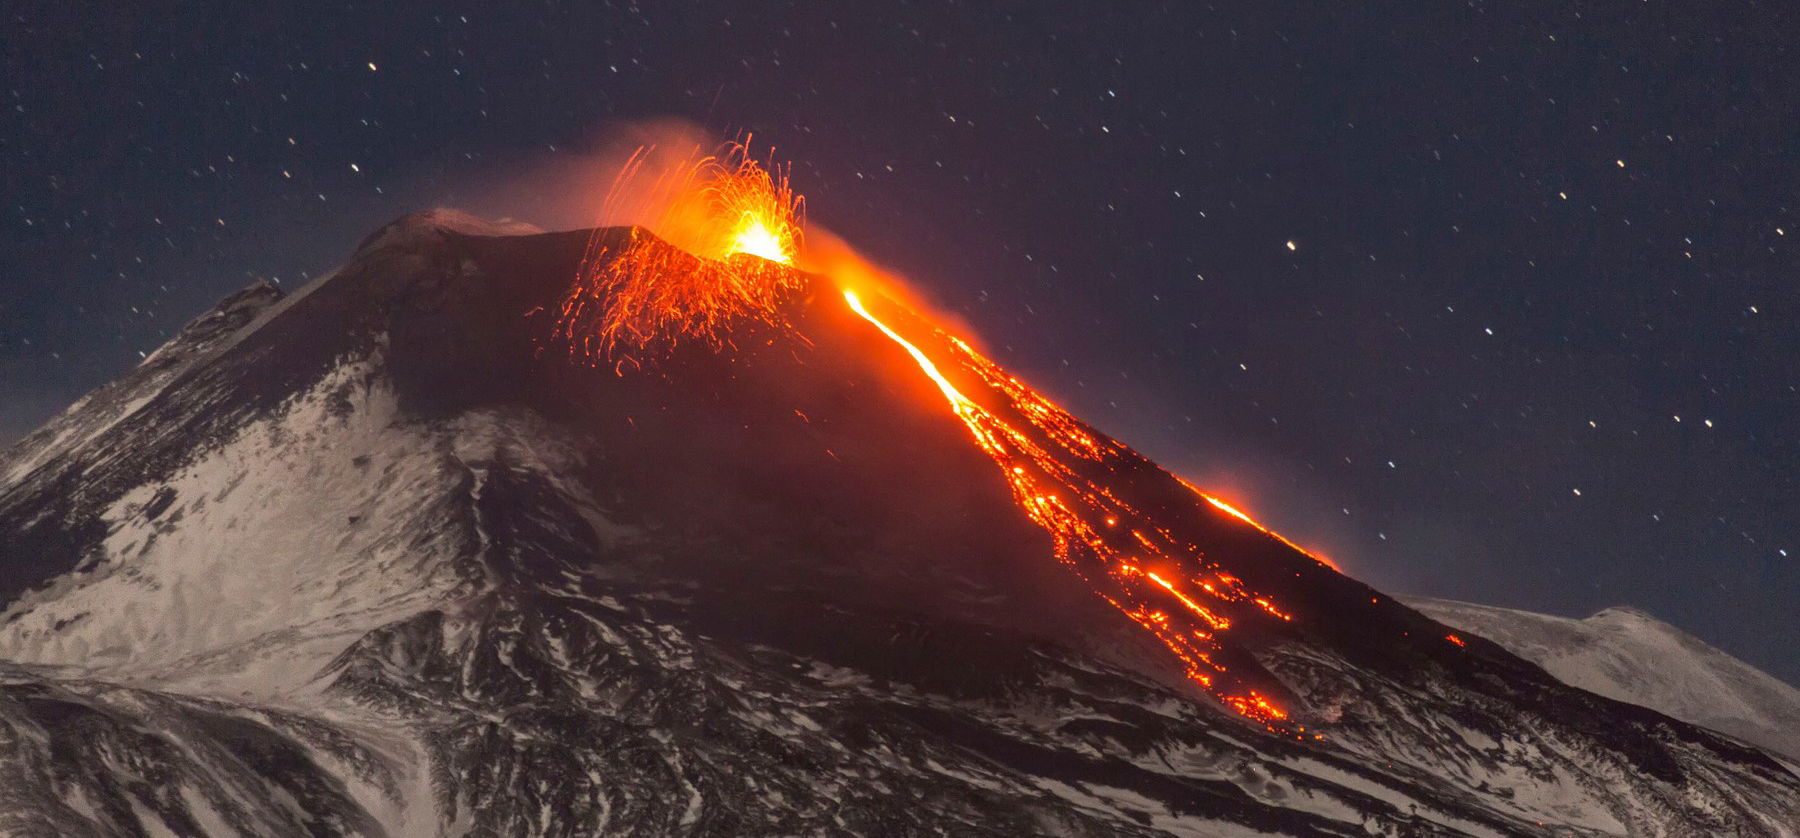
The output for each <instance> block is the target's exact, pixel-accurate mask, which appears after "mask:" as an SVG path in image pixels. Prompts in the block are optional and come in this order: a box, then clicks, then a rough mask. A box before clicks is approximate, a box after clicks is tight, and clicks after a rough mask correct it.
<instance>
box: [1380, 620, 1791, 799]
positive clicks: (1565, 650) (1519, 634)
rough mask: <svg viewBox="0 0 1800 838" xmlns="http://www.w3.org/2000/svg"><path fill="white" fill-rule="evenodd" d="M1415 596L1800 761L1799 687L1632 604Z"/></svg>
mask: <svg viewBox="0 0 1800 838" xmlns="http://www.w3.org/2000/svg"><path fill="white" fill-rule="evenodd" d="M1407 604H1409V605H1411V606H1413V607H1414V608H1418V609H1419V610H1421V611H1423V612H1425V614H1426V615H1427V616H1430V617H1431V618H1432V619H1435V620H1438V621H1440V622H1443V623H1445V624H1446V625H1451V626H1455V627H1456V628H1459V629H1462V630H1465V631H1468V632H1469V633H1471V634H1477V635H1480V636H1482V637H1485V638H1487V639H1489V640H1492V641H1494V642H1495V643H1498V644H1500V645H1501V646H1504V647H1506V649H1507V650H1508V651H1510V652H1512V653H1513V654H1515V655H1518V656H1520V657H1522V658H1525V659H1526V660H1529V661H1531V662H1533V663H1536V664H1537V665H1539V666H1542V667H1543V668H1544V670H1545V671H1547V672H1549V673H1550V674H1551V675H1553V676H1555V677H1556V678H1557V679H1558V680H1560V681H1562V682H1563V683H1565V684H1568V685H1570V686H1574V687H1580V688H1581V689H1584V690H1587V691H1588V692H1592V693H1596V694H1599V695H1603V696H1606V697H1607V698H1611V699H1616V700H1618V701H1626V702H1630V703H1632V704H1637V705H1640V706H1643V707H1648V708H1650V709H1652V710H1655V711H1657V712H1659V713H1663V714H1666V715H1669V716H1673V717H1675V718H1677V719H1681V720H1683V721H1687V722H1692V723H1694V724H1698V725H1702V726H1705V727H1710V728H1712V729H1714V730H1717V731H1720V732H1722V733H1727V734H1730V735H1732V736H1736V737H1738V738H1740V739H1743V740H1745V741H1747V742H1750V743H1751V744H1754V745H1758V746H1760V747H1762V748H1764V749H1766V750H1769V751H1771V752H1773V753H1776V754H1778V755H1781V756H1784V757H1786V758H1787V761H1788V762H1790V763H1791V762H1793V761H1796V760H1800V689H1796V688H1794V687H1792V686H1789V685H1788V684H1785V683H1783V682H1782V681H1781V680H1779V679H1777V678H1775V677H1773V676H1771V675H1768V674H1766V673H1764V672H1762V671H1760V670H1757V669H1755V668H1753V667H1751V666H1750V665H1749V664H1746V663H1744V662H1743V661H1740V660H1738V659H1737V658H1734V657H1732V656H1730V655H1728V654H1726V653H1725V652H1723V651H1720V650H1718V649H1715V648H1713V647H1711V646H1708V645H1706V643H1704V642H1702V641H1701V640H1699V639H1698V638H1695V637H1693V636H1691V635H1688V634H1686V633H1684V632H1682V631H1681V630H1680V629H1677V628H1675V627H1674V626H1671V625H1668V624H1667V623H1664V622H1661V621H1659V620H1657V619H1655V618H1654V617H1651V616H1650V615H1648V614H1644V613H1643V612H1640V611H1636V610H1633V609H1628V608H1608V609H1605V610H1603V611H1600V612H1599V613H1597V614H1594V615H1593V616H1591V617H1588V618H1587V619H1584V620H1576V619H1571V618H1568V617H1557V616H1552V615H1549V614H1535V613H1532V612H1528V611H1515V610H1512V609H1508V608H1497V607H1493V606H1486V605H1474V604H1470V603H1464V602H1453V601H1450V600H1435V599H1413V600H1408V601H1407Z"/></svg>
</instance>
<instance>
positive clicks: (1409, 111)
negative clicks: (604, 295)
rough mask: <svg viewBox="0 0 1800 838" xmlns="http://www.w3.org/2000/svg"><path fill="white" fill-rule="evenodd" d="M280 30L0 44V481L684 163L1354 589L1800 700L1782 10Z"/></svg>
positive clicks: (266, 12) (599, 13)
mask: <svg viewBox="0 0 1800 838" xmlns="http://www.w3.org/2000/svg"><path fill="white" fill-rule="evenodd" d="M289 5H290V7H289V8H286V9H283V8H279V7H277V6H276V5H275V4H242V3H180V4H173V8H172V9H165V10H159V11H158V12H157V13H156V14H153V15H152V14H144V13H139V12H132V11H125V10H121V9H120V8H118V7H116V6H102V5H100V4H83V3H55V2H33V1H32V0H27V1H26V2H22V3H9V4H7V6H6V10H5V15H6V16H7V18H8V19H7V20H6V21H5V24H4V26H3V27H0V60H3V61H4V62H5V64H4V66H5V74H4V81H0V86H3V88H4V89H3V94H4V100H0V107H3V108H4V116H3V117H0V186H3V187H4V193H5V200H4V201H3V202H0V442H5V441H10V440H11V439H14V438H16V437H18V436H19V435H21V434H23V433H25V432H27V431H28V430H30V429H31V428H32V427H35V426H36V425H37V424H38V423H39V422H41V421H43V420H44V419H45V418H47V417H48V416H49V415H51V414H53V413H54V412H55V411H57V410H59V409H61V407H63V406H64V405H66V404H68V403H69V402H70V401H72V400H73V399H75V398H76V397H78V396H79V395H80V394H81V393H83V392H85V391H87V390H89V389H91V388H92V387H95V386H97V385H99V384H101V383H103V382H105V381H107V380H109V379H111V378H113V377H115V376H117V375H119V374H121V373H122V372H124V371H125V370H127V369H129V368H130V367H131V365H133V364H134V363H136V362H137V361H138V360H139V357H140V355H141V354H142V353H146V352H148V351H150V350H152V349H154V348H155V347H156V346H157V345H158V344H159V343H160V342H161V341H163V340H165V339H166V338H167V337H169V336H170V335H171V334H173V333H174V331H176V330H177V329H179V328H180V326H181V325H182V324H183V323H184V322H185V321H186V320H188V319H189V318H191V317H192V316H194V315H195V314H197V313H199V312H200V311H202V310H204V309H205V308H206V307H208V306H209V305H210V304H211V302H212V301H214V300H216V299H217V298H218V297H220V296H222V295H224V294H226V293H228V292H230V291H232V290H234V289H236V288H238V287H241V286H242V285H244V284H247V283H248V282H250V281H251V280H253V279H255V278H258V277H268V278H273V279H276V280H277V281H279V282H280V283H281V284H283V285H284V286H288V287H290V288H292V287H297V286H299V285H301V284H303V283H304V282H305V281H306V280H307V279H308V278H309V277H312V276H316V275H318V274H319V273H320V272H321V271H324V270H328V269H329V268H330V267H331V266H333V265H334V264H335V263H336V262H337V261H339V260H340V259H342V257H343V256H344V255H345V254H346V253H348V251H349V250H350V249H351V248H353V247H354V245H355V243H356V242H357V241H358V239H360V238H361V236H362V235H364V234H366V233H367V232H369V231H371V230H372V229H374V228H375V227H376V226H378V225H379V224H381V223H383V222H385V221H388V220H391V219H392V218H393V217H395V216H397V215H399V214H401V213H403V212H407V211H410V210H414V209H423V208H428V207H431V206H437V205H449V206H461V207H465V208H468V209H471V210H474V211H476V212H478V213H481V214H484V215H487V216H490V217H497V216H513V217H518V218H522V219H525V220H530V221H535V222H538V223H541V224H544V225H546V226H551V227H571V226H581V218H582V216H581V215H580V214H579V211H578V210H579V209H580V208H581V207H589V210H590V211H591V206H590V204H589V203H588V202H590V201H592V200H595V197H594V196H589V195H585V194H582V195H571V194H568V192H569V187H568V184H570V183H575V182H578V181H579V179H571V178H562V177H557V174H558V173H559V172H561V171H564V169H562V168H559V167H577V168H578V167H579V166H580V165H581V162H580V161H582V160H584V159H589V160H591V159H592V155H594V154H595V153H596V152H598V151H599V150H600V149H603V148H605V147H607V146H608V144H609V143H616V142H617V141H618V137H619V136H620V133H621V130H622V128H621V126H626V125H631V124H637V123H638V122H639V121H642V120H652V119H664V118H677V119H683V120H688V121H691V122H692V123H694V124H697V125H699V126H703V127H704V128H705V129H706V130H708V131H711V132H714V133H715V134H717V135H719V136H731V135H736V134H738V133H739V132H744V131H748V132H752V133H753V134H754V137H755V139H756V141H757V143H758V144H759V146H761V147H764V148H766V147H767V146H770V145H772V146H774V147H775V148H776V149H777V151H778V154H779V156H780V157H782V158H784V159H788V160H791V161H792V162H793V180H794V184H795V186H796V188H797V189H798V190H799V191H801V192H803V193H804V194H805V195H806V196H807V201H808V212H809V216H810V217H811V218H812V219H813V220H815V221H817V222H818V223H821V224H825V225H828V226H829V227H830V228H832V229H833V230H834V231H836V232H838V233H840V234H842V235H843V236H844V237H846V238H847V239H849V240H850V241H851V242H853V243H855V244H856V245H857V247H858V248H860V249H861V250H863V251H864V252H865V253H867V254H868V255H870V256H871V257H873V258H875V259H876V260H878V261H880V262H883V263H885V264H888V265H891V266H893V267H895V268H897V269H898V270H899V271H901V272H902V273H904V274H905V275H907V276H908V277H910V278H911V279H912V280H913V281H914V282H915V283H916V284H917V285H918V286H920V288H921V289H923V290H925V291H926V292H927V293H928V294H929V295H930V296H931V297H933V298H934V299H935V300H936V301H937V302H938V303H939V304H940V305H941V306H942V307H943V308H945V309H946V310H949V311H951V312H954V313H955V314H957V315H958V316H960V317H961V318H962V319H963V320H964V321H966V322H967V323H969V324H971V325H972V326H973V327H974V328H975V329H977V330H978V331H979V332H980V334H981V336H982V338H983V339H984V343H985V345H986V346H987V347H988V348H989V349H990V350H991V352H992V354H994V355H995V356H996V358H997V360H999V361H1001V362H1002V363H1003V364H1005V365H1007V366H1008V367H1009V368H1011V369H1013V370H1014V371H1015V372H1017V373H1019V374H1020V375H1021V376H1022V377H1024V378H1026V379H1027V380H1028V381H1031V382H1033V383H1034V384H1036V385H1038V386H1039V387H1040V389H1042V390H1044V391H1046V392H1047V393H1049V394H1051V395H1053V396H1054V397H1056V398H1058V399H1059V400H1060V401H1062V402H1063V403H1064V404H1065V405H1066V406H1068V407H1070V408H1071V409H1072V410H1074V411H1075V412H1076V413H1077V414H1079V415H1081V416H1083V417H1084V418H1087V419H1088V420H1090V421H1091V422H1093V423H1095V424H1096V425H1098V426H1100V427H1101V428H1102V429H1103V430H1106V431H1108V432H1110V433H1112V434H1113V435H1114V436H1117V437H1120V438H1121V439H1123V440H1125V441H1127V442H1129V443H1131V444H1132V445H1134V446H1136V447H1138V448H1139V449H1141V450H1143V451H1145V452H1146V453H1148V454H1149V455H1151V456H1152V457H1153V458H1155V459H1157V460H1158V461H1160V462H1162V463H1163V464H1165V465H1167V466H1169V467H1170V468H1172V469H1174V470H1176V471H1178V472H1180V473H1182V474H1184V475H1185V476H1188V477H1189V478H1191V479H1194V480H1196V481H1197V482H1199V483H1201V484H1202V485H1204V486H1207V487H1210V488H1214V489H1217V490H1218V491H1219V492H1220V493H1221V494H1223V495H1224V496H1225V497H1227V498H1230V499H1231V500H1233V501H1234V502H1237V503H1239V504H1240V505H1241V506H1243V507H1245V508H1247V509H1249V510H1250V511H1252V512H1253V513H1254V514H1256V515H1257V516H1258V517H1260V518H1262V519H1264V520H1265V522H1266V523H1269V524H1271V525H1272V526H1274V527H1276V528H1277V529H1279V530H1282V531H1283V532H1285V533H1286V534H1288V535H1290V536H1292V537H1293V538H1294V539H1295V540H1296V541H1299V542H1301V543H1303V544H1306V545H1308V546H1312V547H1315V548H1318V549H1320V550H1322V551H1324V552H1326V553H1327V554H1329V555H1331V556H1332V557H1334V558H1335V559H1336V560H1337V561H1338V562H1339V564H1341V565H1342V566H1343V567H1344V568H1345V569H1346V571H1347V572H1349V573H1351V574H1352V575H1355V576H1357V577H1359V578H1362V579H1364V580H1365V581H1368V582H1370V583H1371V584H1374V585H1376V586H1377V587H1380V588H1383V589H1386V590H1388V591H1391V592H1395V593H1414V594H1425V595H1435V596H1445V597H1452V598H1459V599H1467V600H1472V601H1479V602H1486V603H1491V604H1498V605H1505V606H1511V607H1522V608H1528V609H1532V610H1538V611H1546V612H1551V613H1558V614H1564V615H1569V616H1585V615H1586V614H1589V613H1591V612H1593V611H1594V610H1597V609H1599V608H1602V607H1605V606H1609V605H1617V604H1629V605H1633V606H1637V607H1639V608H1643V609H1645V610H1647V611H1649V612H1651V613H1653V614H1655V615H1657V616H1658V617H1660V618H1662V619H1665V620H1667V621H1669V622H1672V623H1674V624H1676V625H1677V626H1679V627H1681V628H1683V629H1685V630H1687V631H1690V632H1692V633H1694V634H1696V635H1698V636H1700V637H1701V638H1703V639H1705V640H1707V641H1708V642H1712V643H1714V644H1717V645H1719V646H1721V647H1723V648H1725V649H1727V650H1728V651H1730V652H1732V653H1734V654H1736V655H1738V656H1740V657H1742V658H1744V659H1746V660H1748V661H1750V662H1751V663H1753V664H1756V665H1758V666H1760V667H1763V668H1765V669H1767V670H1768V671H1770V672H1772V673H1774V674H1776V675H1778V676H1780V677H1783V678H1785V679H1786V680H1788V681H1789V682H1790V683H1800V485H1797V482H1796V474H1797V473H1800V423H1797V422H1796V419H1795V415H1796V408H1800V390H1797V389H1796V388H1797V387H1800V331H1797V329H1796V315H1797V314H1800V285H1797V284H1796V280H1797V279H1800V277H1797V276H1796V269H1797V268H1800V262H1797V261H1796V258H1795V253H1796V245H1800V212H1797V211H1796V207H1794V206H1793V202H1794V201H1795V200H1797V198H1796V196H1800V120H1796V119H1794V118H1793V114H1795V113H1800V93H1797V91H1800V87H1796V85H1795V84H1794V83H1793V81H1792V79H1793V78H1794V77H1795V75H1796V73H1797V72H1800V58H1797V56H1796V55H1795V54H1794V48H1793V47H1791V46H1790V44H1793V43H1800V27H1797V26H1796V25H1795V24H1796V20H1795V14H1794V13H1793V11H1792V9H1791V8H1789V7H1788V6H1787V4H1782V3H1757V2H1743V3H1723V4H1721V3H1703V2H1694V1H1690V2H1667V0H1650V2H1638V0H1632V2H1607V3H1588V2H1555V3H1548V2H1543V3H1540V2H1519V3H1504V4H1501V3H1487V2H1465V3H1410V4H1385V3H1377V4H1363V5H1357V4H1326V3H1306V2H1300V3H1296V2H1289V0H1263V2H1256V3H1236V4H1232V3H1214V4H1210V5H1209V4H1204V3H1188V2H1170V3H1164V4H1152V3H1124V4H1107V3H1091V2H1082V3H1061V2H1031V3H1018V4H1008V3H979V4H964V3H954V2H940V0H918V1H917V2H906V3H892V4H889V3H876V2H869V3H857V4H836V3H785V4H783V3H775V4H771V3H711V4H675V3H646V4H638V5H629V4H600V3H593V4H589V3H523V2H509V3H460V4H459V3H454V2H447V3H437V4H431V6H430V8H426V6H425V4H412V3H404V2H403V3H348V4H346V3H324V2H319V3H305V4H289ZM249 6H260V7H267V8H259V9H249V8H245V7H249ZM1115 7H1116V8H1115ZM569 170H570V171H573V170H574V169H569ZM572 208H574V209H572Z"/></svg>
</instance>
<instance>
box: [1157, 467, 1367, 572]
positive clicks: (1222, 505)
mask: <svg viewBox="0 0 1800 838" xmlns="http://www.w3.org/2000/svg"><path fill="white" fill-rule="evenodd" d="M1177 479H1179V478H1177ZM1181 485H1183V486H1186V487H1188V489H1189V490H1190V491H1192V492H1193V493H1194V494H1196V495H1199V496H1200V497H1203V498H1205V499H1206V502H1207V503H1210V504H1212V505H1213V506H1214V507H1217V508H1218V509H1220V510H1221V511H1223V512H1224V513H1225V514H1227V515H1230V516H1231V517H1233V518H1236V519H1238V520H1239V521H1243V522H1244V523H1246V524H1249V525H1250V526H1252V527H1255V528H1256V529H1257V530H1259V531H1261V532H1262V534H1263V535H1266V536H1269V537H1271V538H1273V539H1275V540H1276V541H1279V542H1281V543H1283V544H1286V545H1287V546H1289V547H1292V548H1293V549H1294V550H1295V551H1297V552H1299V553H1300V554H1302V555H1304V556H1306V557H1307V558H1309V559H1312V560H1313V561H1315V562H1318V563H1319V564H1322V565H1324V566H1326V567H1329V568H1331V569H1332V570H1335V571H1337V572H1338V573H1343V572H1344V571H1343V569H1341V568H1339V567H1338V566H1337V562H1334V561H1332V560H1330V559H1328V558H1325V557H1324V556H1321V555H1319V554H1318V553H1314V552H1313V551H1311V550H1308V549H1306V548H1305V547H1301V546H1300V545H1298V544H1295V543H1294V542H1292V541H1289V540H1287V539H1286V538H1284V537H1283V536H1282V535H1281V533H1278V532H1275V531H1274V530H1271V529H1269V528H1268V527H1265V526H1263V525H1262V524H1259V523H1257V522H1256V519H1254V518H1251V517H1250V516H1248V515H1245V514H1244V513H1243V512H1241V511H1239V510H1238V508H1237V507H1235V506H1232V505H1231V504H1229V503H1226V502H1224V501H1222V500H1219V499H1218V498H1215V497H1213V496H1212V495H1209V494H1207V493H1205V492H1202V491H1200V490H1199V489H1196V488H1194V485H1193V484H1192V483H1189V482H1187V481H1186V480H1182V481H1181Z"/></svg>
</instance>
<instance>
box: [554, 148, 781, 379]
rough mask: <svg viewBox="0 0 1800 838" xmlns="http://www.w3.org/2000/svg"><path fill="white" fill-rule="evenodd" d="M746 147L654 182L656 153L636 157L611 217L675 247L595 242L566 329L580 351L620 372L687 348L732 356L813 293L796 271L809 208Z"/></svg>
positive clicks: (632, 239) (636, 237) (622, 178)
mask: <svg viewBox="0 0 1800 838" xmlns="http://www.w3.org/2000/svg"><path fill="white" fill-rule="evenodd" d="M747 143H748V139H747V138H746V140H745V142H744V143H732V144H729V145H727V146H725V147H724V149H723V150H722V151H721V152H720V153H719V154H716V155H708V156H704V157H701V156H694V155H690V156H689V158H688V159H686V160H684V161H682V162H681V163H679V164H677V165H676V166H674V167H673V168H671V169H668V170H666V171H664V172H663V173H662V174H661V175H659V176H657V177H655V178H654V179H650V178H648V177H647V176H646V175H645V174H644V169H645V166H646V164H647V162H648V161H649V160H650V153H651V151H652V150H653V149H652V148H650V147H645V148H640V149H638V151H637V153H636V154H634V155H632V157H631V159H630V161H628V162H627V163H626V165H625V167H624V169H623V170H622V171H621V172H620V173H619V176H618V178H617V179H615V180H614V182H613V186H612V189H611V191H609V192H608V194H607V198H606V202H605V204H604V207H605V208H604V209H603V210H602V214H603V215H606V216H611V217H618V216H630V217H639V218H645V219H646V220H647V222H648V223H650V224H651V225H652V226H653V228H654V229H655V231H656V234H655V236H658V237H661V238H662V239H663V240H664V242H666V243H667V244H668V245H673V247H669V246H665V245H664V244H663V243H661V242H657V241H656V240H655V237H653V236H652V235H651V234H650V232H649V231H648V230H646V229H644V228H641V227H633V228H631V230H630V233H629V239H628V241H627V242H626V244H625V245H624V247H623V248H619V249H617V250H614V249H612V248H609V247H608V245H607V244H606V243H605V242H604V241H603V240H602V237H601V236H600V235H599V234H596V235H595V237H594V239H593V241H592V242H590V243H589V246H588V254H587V256H586V258H584V259H583V260H582V272H581V277H580V280H579V281H577V282H576V283H575V286H574V289H573V290H572V291H571V292H570V294H569V296H568V297H567V298H566V299H565V300H564V302H563V309H562V316H561V317H560V319H559V321H558V323H559V331H560V334H559V337H562V338H563V339H565V340H566V342H567V343H568V345H569V347H570V350H571V352H573V353H575V354H576V355H578V356H585V357H586V358H587V359H588V360H590V361H593V362H596V363H597V362H600V361H602V360H614V362H615V363H622V362H623V359H621V358H618V357H617V356H619V355H620V354H621V352H622V351H629V350H648V351H652V352H654V351H667V350H668V349H670V348H672V347H673V346H674V345H675V344H677V343H679V342H681V341H683V340H694V341H697V342H700V343H704V344H707V345H710V346H712V347H714V348H723V347H724V346H726V345H727V344H728V343H729V337H728V334H729V331H730V329H731V327H732V326H734V325H736V324H737V323H739V322H740V321H742V320H745V319H753V320H760V321H762V322H764V323H770V324H777V323H780V322H782V317H781V304H782V303H783V302H785V301H786V300H788V299H790V298H791V297H792V296H793V295H794V294H795V293H796V292H797V291H798V290H800V289H801V288H802V287H803V285H804V278H803V277H802V276H801V275H800V274H799V273H797V272H796V271H794V270H793V269H792V266H793V264H794V257H795V255H796V254H797V253H798V252H799V249H800V228H801V222H800V215H801V212H802V208H803V201H802V200H801V198H800V197H799V196H797V195H795V194H794V192H793V190H792V189H791V188H789V186H788V181H787V174H786V172H785V171H784V170H783V169H780V168H776V167H771V169H765V168H763V167H762V166H761V165H759V164H758V163H757V162H756V161H755V160H753V159H751V158H750V156H749V149H748V146H747ZM695 257H698V258H697V259H696V258H695Z"/></svg>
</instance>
